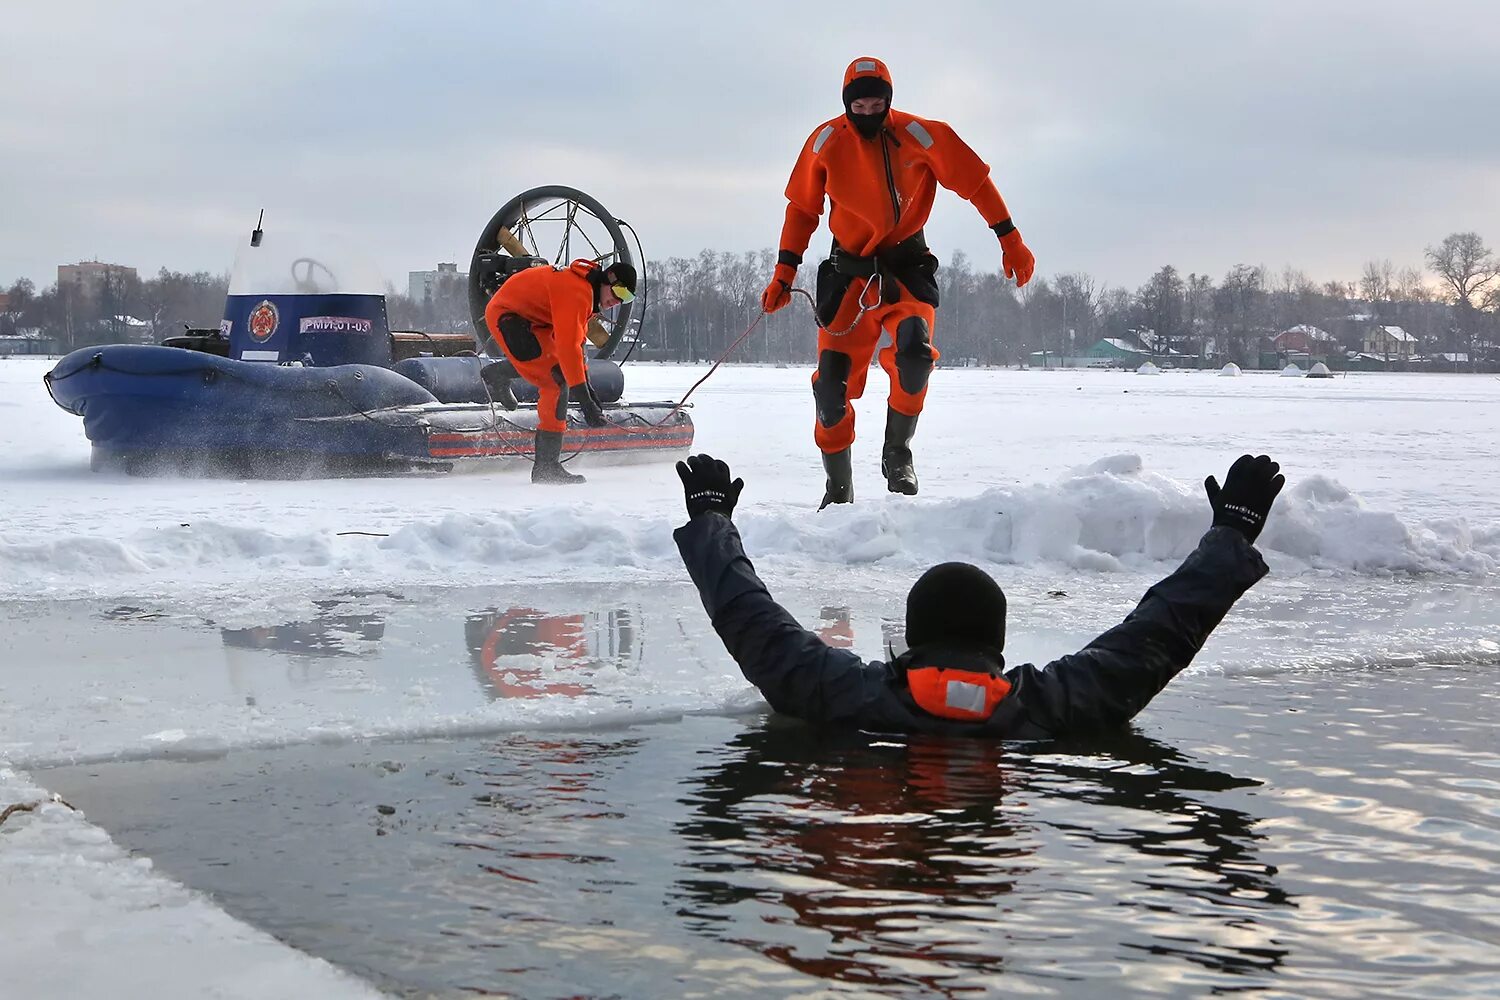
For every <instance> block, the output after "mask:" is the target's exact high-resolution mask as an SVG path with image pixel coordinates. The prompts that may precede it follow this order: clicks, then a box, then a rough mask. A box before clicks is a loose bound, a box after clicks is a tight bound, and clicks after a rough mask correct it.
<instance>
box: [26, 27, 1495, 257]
mask: <svg viewBox="0 0 1500 1000" xmlns="http://www.w3.org/2000/svg"><path fill="white" fill-rule="evenodd" d="M1375 6H1378V7H1380V9H1371V8H1372V7H1375ZM1488 6H1489V5H1488V4H1487V3H1486V2H1485V0H1435V2H1429V3H1427V4H1425V5H1423V6H1422V8H1421V9H1420V11H1418V10H1417V9H1416V8H1412V7H1404V8H1403V7H1395V6H1389V7H1387V6H1385V5H1369V4H1366V3H1354V2H1345V0H1321V2H1319V3H1316V4H1309V3H1306V2H1290V0H1267V2H1263V3H1260V4H1257V5H1238V4H1235V5H1229V4H1206V3H1200V2H1189V0H1138V2H1136V3H1132V4H1120V3H1116V2H1113V0H1093V2H1084V0H1074V2H1071V3H1069V2H1062V3H1058V4H1053V5H1047V6H1045V7H1040V6H1039V7H1035V8H1026V9H1021V8H1018V7H1016V6H1015V5H1008V4H1007V5H1000V4H994V3H991V2H986V0H967V2H949V3H945V4H942V5H925V6H922V7H918V8H913V7H912V5H910V4H907V3H900V4H898V3H892V2H868V3H865V4H862V5H859V6H858V7H857V8H837V9H835V8H831V7H828V6H825V5H811V4H805V3H803V4H794V3H781V2H763V3H757V4H753V5H749V4H745V5H732V6H731V5H722V4H704V3H689V2H676V0H673V2H654V3H649V4H645V3H643V4H634V5H619V4H605V3H597V2H592V0H578V2H574V3H571V4H567V5H549V4H527V5H523V4H512V3H498V2H488V3H477V2H473V3H457V2H452V0H434V2H430V3H426V4H422V5H414V4H406V5H396V4H379V3H377V4H369V3H342V2H340V3H332V2H317V3H306V2H300V3H282V2H269V3H267V2H258V3H255V4H243V5H201V4H199V5H194V4H189V3H187V2H161V0H139V2H136V3H133V4H106V3H100V2H93V0H89V2H78V3H72V4H67V5H28V6H24V7H22V8H21V9H19V10H16V11H8V12H7V35H8V37H9V38H10V39H12V40H13V43H12V45H11V47H10V51H9V52H8V54H7V59H6V61H5V62H3V63H0V143H3V148H4V150H5V153H6V155H5V156H4V157H0V191H3V192H4V194H3V195H0V198H3V202H0V282H8V281H9V280H11V279H13V278H14V277H17V276H20V275H28V276H31V277H33V278H35V279H36V280H38V281H39V282H40V283H43V284H45V283H48V282H50V281H51V280H52V278H53V276H54V273H55V272H54V268H55V265H56V264H58V263H63V262H67V261H72V260H77V259H80V258H85V257H91V256H95V255H97V256H99V257H102V258H104V259H111V260H117V261H120V262H122V263H129V264H133V265H135V266H137V267H139V268H141V269H142V270H143V271H148V272H149V271H151V270H154V269H155V268H157V267H159V266H168V267H173V268H180V269H199V268H208V269H219V268H222V267H224V266H226V265H227V261H228V260H229V258H230V257H231V256H232V252H233V247H234V245H235V244H236V243H237V241H239V240H241V239H243V237H244V234H245V232H246V231H248V229H249V228H250V226H251V224H252V223H253V221H254V217H255V213H256V211H258V210H259V209H260V208H261V207H262V206H264V207H265V208H266V209H267V225H268V227H269V226H272V225H276V224H296V225H307V226H316V227H320V228H335V229H341V230H343V231H345V232H346V233H347V234H348V235H350V236H351V237H352V238H354V239H356V240H357V241H358V242H360V243H361V245H363V246H365V247H367V248H368V249H369V250H370V252H371V254H372V256H373V257H374V258H375V259H376V261H377V263H378V264H379V265H380V266H381V267H382V269H383V270H385V271H386V272H387V273H388V274H389V275H390V276H391V277H392V278H393V279H394V280H395V281H396V283H397V284H398V285H400V284H403V282H402V280H401V279H402V276H403V275H404V272H405V271H406V270H408V269H415V268H423V267H429V266H431V264H432V263H434V262H435V261H437V260H439V259H442V260H452V259H460V260H462V259H463V258H464V257H466V256H467V254H468V252H469V250H470V249H471V248H472V244H473V240H474V238H475V237H476V236H477V234H478V231H479V228H480V227H481V226H482V225H483V223H484V222H485V221H486V220H487V219H488V218H489V216H490V214H491V213H492V212H493V211H494V210H495V208H496V207H498V205H499V204H500V203H501V202H503V201H504V200H506V199H508V198H509V197H510V196H511V195H513V194H515V193H517V192H519V191H521V190H524V189H526V188H529V187H532V186H535V185H538V184H548V183H566V184H573V185H575V186H578V187H582V188H584V189H585V190H588V191H590V192H591V193H593V194H595V195H596V196H597V197H599V198H600V199H601V200H603V201H604V203H605V204H606V205H608V206H609V207H610V208H611V209H612V210H613V211H615V212H616V213H617V214H619V215H621V216H624V217H625V218H628V219H630V220H631V221H632V222H633V223H635V225H636V227H637V228H638V229H639V230H640V232H641V236H642V238H643V240H644V241H645V243H646V249H647V252H648V253H649V254H651V255H653V256H661V257H664V256H669V255H674V254H675V255H682V254H692V253H695V252H696V251H697V250H699V249H700V248H703V247H716V248H722V249H732V250H738V249H751V248H760V247H765V246H770V245H772V244H773V243H774V242H775V240H776V237H777V234H778V232H779V226H780V220H781V213H782V205H783V202H782V198H781V189H782V187H783V185H784V184H785V178H786V175H787V172H788V171H789V169H790V167H791V163H792V160H793V158H794V157H795V153H796V150H797V148H798V147H799V145H800V144H801V142H802V141H803V140H804V139H805V138H806V136H807V135H808V134H809V132H810V131H811V130H812V128H813V127H814V126H815V125H816V124H817V123H818V122H820V121H822V120H824V119H826V118H830V117H833V116H834V115H836V114H837V113H838V112H839V110H840V108H839V103H838V86H839V82H840V76H841V74H842V70H843V67H844V65H845V64H846V63H847V61H848V60H849V59H851V58H853V57H854V56H856V55H860V54H865V53H870V54H875V55H879V56H881V57H882V58H884V59H885V60H886V61H887V62H888V63H889V64H890V66H891V68H892V72H893V74H894V76H895V81H896V103H897V104H898V106H901V107H905V108H908V109H909V110H912V111H915V112H917V113H919V114H924V115H927V116H929V117H934V118H939V119H943V120H946V121H949V122H951V123H952V124H953V125H954V126H955V127H956V128H957V129H958V130H959V132H960V134H961V135H963V136H964V137H965V139H967V140H968V142H969V143H970V144H971V145H972V146H974V147H975V148H976V149H977V150H978V151H979V152H980V153H981V155H983V156H984V157H985V158H986V159H987V160H988V161H989V162H990V163H991V164H992V165H993V167H994V174H995V177H996V180H997V182H998V183H999V185H1000V187H1001V190H1002V192H1003V193H1004V194H1005V196H1006V198H1007V200H1008V201H1009V202H1010V204H1011V207H1012V208H1013V210H1014V211H1015V214H1016V218H1017V220H1018V222H1019V223H1020V224H1021V226H1022V228H1023V231H1024V232H1025V234H1026V236H1027V239H1028V241H1029V242H1031V243H1032V244H1033V248H1034V249H1035V250H1036V252H1037V254H1038V258H1039V263H1040V267H1041V269H1042V271H1043V272H1044V273H1045V272H1060V271H1072V270H1088V271H1090V272H1092V273H1094V274H1095V275H1096V276H1097V277H1099V278H1100V279H1101V280H1103V281H1106V282H1110V283H1117V284H1118V283H1124V284H1129V285H1134V284H1138V283H1139V282H1140V281H1142V280H1144V278H1145V277H1146V276H1147V275H1149V274H1150V273H1151V272H1152V271H1154V270H1155V269H1156V268H1157V267H1159V266H1160V265H1161V264H1164V263H1173V264H1175V265H1176V266H1177V267H1179V268H1180V269H1181V270H1183V271H1185V272H1186V271H1200V272H1202V271H1207V272H1208V273H1210V274H1214V275H1220V274H1222V273H1223V271H1224V270H1226V269H1227V268H1228V267H1229V266H1231V265H1233V264H1234V263H1237V262H1239V261H1250V262H1255V263H1266V264H1269V265H1271V266H1273V267H1279V266H1280V265H1281V264H1283V263H1292V264H1295V265H1297V266H1299V267H1301V268H1303V269H1304V270H1307V271H1308V272H1310V273H1312V274H1314V275H1316V276H1318V277H1330V278H1331V277H1353V276H1354V275H1355V274H1356V273H1357V271H1358V268H1359V266H1360V263H1361V262H1362V261H1364V260H1365V259H1368V258H1371V257H1390V258H1392V259H1394V260H1395V261H1397V263H1398V264H1405V263H1411V264H1415V263H1419V262H1420V259H1421V257H1420V255H1421V250H1422V247H1424V246H1425V245H1427V244H1430V243H1434V242H1436V241H1437V240H1439V239H1441V238H1442V236H1443V235H1444V234H1446V233H1447V232H1450V231H1453V230H1456V229H1477V230H1479V231H1480V232H1481V233H1487V234H1489V238H1490V239H1491V240H1492V241H1500V200H1497V199H1496V198H1495V197H1494V194H1495V192H1496V191H1497V190H1500V132H1497V131H1496V130H1494V129H1492V128H1489V127H1488V123H1489V121H1491V120H1492V119H1493V115H1494V111H1493V105H1494V99H1495V96H1496V95H1500V61H1497V60H1495V59H1494V58H1493V53H1494V52H1495V51H1497V50H1500V26H1497V24H1496V19H1495V18H1493V17H1491V16H1489V10H1488ZM928 234H929V238H930V240H931V242H932V243H933V245H934V246H935V247H936V248H937V249H938V250H939V253H940V255H941V256H948V255H951V254H952V252H953V251H955V250H959V249H962V250H964V251H965V252H967V253H968V254H970V256H971V258H972V259H973V260H974V261H975V262H976V263H977V264H979V265H981V266H998V253H997V252H996V249H995V247H994V244H993V238H992V237H991V236H990V235H989V234H988V233H987V232H986V231H985V230H984V228H983V226H982V224H981V223H980V221H979V220H978V219H977V218H976V217H975V216H974V214H973V212H972V210H971V209H969V208H968V207H967V206H965V205H963V204H962V203H958V202H957V201H956V200H955V199H953V198H952V197H951V196H949V197H946V198H940V201H939V209H938V210H937V211H936V212H935V213H934V217H933V220H932V223H931V225H930V227H929V230H928ZM825 239H826V237H823V236H819V237H817V238H816V240H815V243H814V246H815V248H819V249H820V248H821V247H822V246H823V245H824V241H825Z"/></svg>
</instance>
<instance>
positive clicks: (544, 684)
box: [464, 607, 640, 698]
mask: <svg viewBox="0 0 1500 1000" xmlns="http://www.w3.org/2000/svg"><path fill="white" fill-rule="evenodd" d="M464 638H465V640H466V641H467V643H468V646H469V655H470V656H471V657H472V660H473V664H474V669H475V676H477V677H478V678H479V683H480V684H481V685H482V686H483V687H484V688H485V689H486V690H487V691H489V692H490V694H491V696H492V697H495V698H539V697H542V696H543V695H549V694H561V695H581V694H590V693H592V692H593V687H592V686H591V685H590V684H589V683H588V677H589V675H590V674H591V673H592V672H593V671H594V670H597V669H598V668H599V667H601V666H606V665H607V666H610V667H612V668H614V669H624V668H627V667H635V666H638V665H639V663H640V649H639V643H638V638H637V629H636V615H635V613H633V612H632V611H630V610H629V609H625V608H621V609H618V610H614V611H588V612H583V613H580V614H548V613H546V612H542V611H538V610H536V609H535V608H523V607H511V608H506V609H505V610H503V611H501V610H494V609H492V610H489V611H485V612H483V613H480V614H474V615H470V616H469V617H468V619H467V620H466V621H465V622H464ZM559 666H561V668H562V670H561V674H562V676H558V675H559Z"/></svg>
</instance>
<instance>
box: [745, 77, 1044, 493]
mask: <svg viewBox="0 0 1500 1000" xmlns="http://www.w3.org/2000/svg"><path fill="white" fill-rule="evenodd" d="M891 95H892V86H891V74H890V71H889V70H888V69H886V66H885V63H883V62H881V61H880V60H879V59H876V58H874V57H873V56H861V57H860V58H858V59H856V60H854V61H853V62H852V63H850V64H849V68H848V69H846V70H845V71H844V86H843V91H842V95H841V96H842V97H843V101H844V113H843V114H842V115H840V116H838V117H837V118H833V119H831V120H829V121H826V122H824V123H823V124H821V125H819V126H818V127H817V128H815V129H813V131H812V134H811V135H809V136H808V137H807V141H806V142H804V143H803V144H802V151H801V153H800V154H799V155H798V157H797V163H796V165H795V166H793V168H792V175H791V179H790V180H788V181H787V185H786V200H787V207H786V221H785V222H784V223H783V225H782V228H781V242H780V247H779V250H780V252H779V253H778V254H777V256H776V269H775V271H774V272H773V273H772V275H771V281H770V283H769V284H768V285H767V286H766V290H765V292H764V293H763V294H762V295H761V308H762V309H764V310H765V311H766V312H768V313H770V312H775V311H776V310H778V309H781V308H783V307H785V306H786V305H787V304H788V303H789V302H790V301H791V289H792V283H793V282H794V281H795V280H796V276H797V268H798V267H799V266H800V265H801V264H802V254H803V252H804V251H806V250H807V243H808V241H809V240H810V239H812V235H813V233H814V232H815V231H816V230H817V228H818V220H819V219H820V218H821V217H822V215H823V208H824V203H825V202H826V203H827V204H828V206H829V211H828V228H829V230H830V231H831V232H832V234H833V248H832V249H831V250H830V252H829V256H828V259H827V260H825V261H824V262H823V263H822V264H820V265H819V266H818V279H817V294H816V295H815V297H814V298H815V302H816V305H815V309H814V311H815V312H816V313H817V321H818V368H817V371H816V372H814V374H813V383H812V390H813V404H814V406H813V409H814V413H815V418H816V419H815V420H814V423H813V440H814V441H815V442H816V444H817V446H818V450H819V451H820V452H821V453H822V456H823V470H824V472H825V474H826V476H827V480H826V482H825V484H824V491H823V506H824V507H826V506H828V505H829V504H831V503H849V502H851V501H852V500H853V499H854V481H853V478H852V477H853V467H852V462H851V459H850V448H851V447H852V446H853V444H854V405H853V401H854V400H856V399H858V398H859V397H860V396H862V395H863V394H864V391H865V378H866V376H867V375H868V374H869V369H870V359H871V358H872V357H873V356H874V354H875V349H876V347H877V346H879V344H880V341H881V339H882V337H883V336H884V334H885V333H886V332H889V334H890V337H891V343H890V344H888V345H887V346H886V347H885V348H884V349H883V350H881V351H880V367H882V368H884V369H885V372H886V375H888V376H889V377H890V383H891V392H890V398H889V401H888V403H889V405H888V406H887V409H886V418H885V441H884V444H883V445H882V447H881V453H880V468H881V474H882V475H884V476H885V479H886V488H887V489H888V490H890V491H891V492H892V493H905V494H914V493H916V492H917V473H916V470H915V468H914V466H913V464H912V453H911V441H912V436H913V435H914V434H916V431H917V417H918V416H919V415H920V414H921V413H922V404H923V401H924V400H925V399H926V397H927V380H928V377H929V376H930V375H931V374H932V368H933V365H934V364H935V363H936V362H937V359H938V352H937V349H936V348H934V347H933V341H932V335H933V325H934V323H935V322H936V317H937V312H936V310H937V305H938V285H937V277H936V273H937V266H938V265H937V258H936V257H934V256H933V255H932V253H931V252H930V251H929V250H928V249H927V240H926V237H925V236H923V233H922V228H923V227H924V226H925V225H926V224H927V217H928V215H930V214H931V212H932V201H933V196H934V195H935V194H936V193H937V188H938V185H939V184H941V185H942V186H943V187H945V188H947V189H948V190H950V191H953V192H954V193H956V194H957V195H958V196H959V197H961V198H964V199H965V200H967V201H969V202H970V203H971V204H973V206H974V208H975V209H976V210H977V211H978V212H979V214H980V216H982V217H983V219H984V224H985V225H986V226H989V227H990V229H992V230H994V233H995V235H996V237H998V238H999V240H1000V250H1001V266H1002V267H1003V268H1004V270H1005V276H1006V277H1007V278H1014V279H1015V281H1016V285H1017V286H1018V287H1019V286H1021V285H1024V284H1026V282H1028V281H1030V280H1031V274H1032V271H1033V270H1034V269H1035V266H1036V260H1035V258H1034V257H1033V256H1032V253H1031V251H1030V250H1029V249H1028V248H1027V246H1026V243H1025V242H1024V241H1023V240H1022V239H1021V233H1020V230H1018V229H1016V225H1015V222H1014V221H1013V220H1012V219H1011V215H1010V209H1009V208H1008V207H1006V204H1005V199H1004V198H1002V197H1000V192H999V191H998V190H997V189H996V187H995V182H994V181H992V180H990V168H989V165H988V164H986V163H985V162H984V161H983V160H981V159H980V158H979V155H978V154H977V153H975V152H974V150H972V149H970V148H969V146H968V145H967V144H966V143H965V142H964V141H963V140H962V139H960V138H959V137H958V133H956V132H954V131H953V129H952V128H951V127H950V126H949V125H948V124H947V123H945V122H940V121H935V120H933V119H931V118H919V117H917V116H916V115H913V114H908V113H907V112H905V111H900V110H897V109H896V108H893V107H891Z"/></svg>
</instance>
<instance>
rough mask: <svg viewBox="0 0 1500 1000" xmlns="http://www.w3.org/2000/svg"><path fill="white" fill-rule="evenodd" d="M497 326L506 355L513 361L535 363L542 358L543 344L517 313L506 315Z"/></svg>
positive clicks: (529, 325) (497, 322) (498, 321)
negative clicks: (503, 342)
mask: <svg viewBox="0 0 1500 1000" xmlns="http://www.w3.org/2000/svg"><path fill="white" fill-rule="evenodd" d="M495 325H496V326H498V327H499V328H500V339H501V340H503V341H505V345H504V346H505V353H506V355H507V356H508V357H509V358H510V359H511V360H512V361H535V360H536V359H537V358H539V357H541V356H542V344H541V342H540V341H539V340H537V339H536V334H535V333H532V332H531V324H530V323H528V322H527V321H526V320H525V319H523V318H521V317H520V316H517V315H516V314H515V313H506V314H504V315H503V316H501V317H500V319H499V320H497V321H496V323H495Z"/></svg>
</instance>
